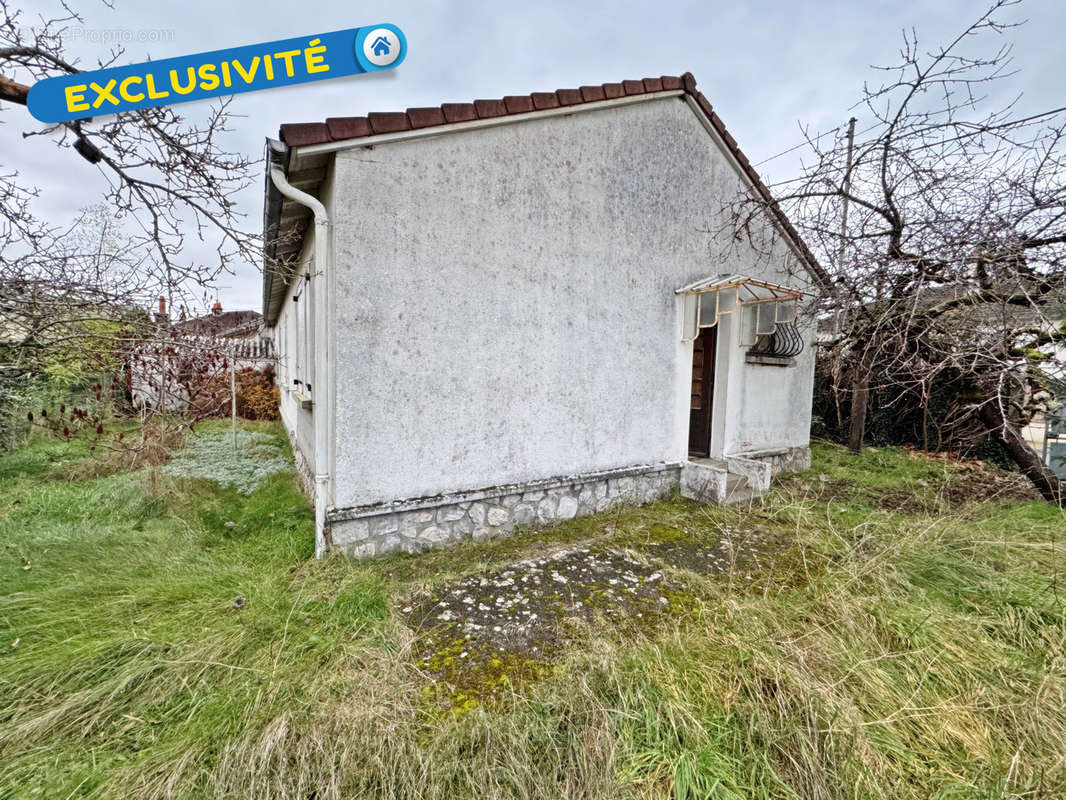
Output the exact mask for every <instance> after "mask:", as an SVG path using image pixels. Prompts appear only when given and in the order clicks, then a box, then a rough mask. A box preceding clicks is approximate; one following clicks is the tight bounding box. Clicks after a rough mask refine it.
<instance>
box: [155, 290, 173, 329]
mask: <svg viewBox="0 0 1066 800" xmlns="http://www.w3.org/2000/svg"><path fill="white" fill-rule="evenodd" d="M155 321H156V324H158V325H168V324H169V323H170V317H168V316H167V301H166V298H165V297H160V298H159V311H157V312H156V315H155Z"/></svg>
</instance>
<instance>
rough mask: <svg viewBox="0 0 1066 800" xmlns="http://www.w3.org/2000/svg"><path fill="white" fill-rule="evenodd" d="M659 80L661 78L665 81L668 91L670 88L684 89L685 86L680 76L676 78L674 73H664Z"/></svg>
mask: <svg viewBox="0 0 1066 800" xmlns="http://www.w3.org/2000/svg"><path fill="white" fill-rule="evenodd" d="M659 80H661V81H662V82H663V89H665V90H667V91H669V90H675V91H676V90H677V89H683V88H684V84H683V83H682V82H681V79H680V78H675V77H673V76H672V75H663V76H662V77H661V78H659Z"/></svg>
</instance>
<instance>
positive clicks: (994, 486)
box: [871, 461, 1040, 514]
mask: <svg viewBox="0 0 1066 800" xmlns="http://www.w3.org/2000/svg"><path fill="white" fill-rule="evenodd" d="M871 493H872V494H873V495H874V498H875V502H876V504H877V506H878V507H879V508H884V509H886V510H888V511H897V512H899V513H902V514H936V513H942V512H944V511H948V510H955V509H959V508H961V507H963V506H967V505H969V504H971V503H988V502H1002V501H1011V500H1039V499H1040V494H1039V493H1038V492H1037V491H1036V488H1035V487H1034V486H1033V485H1032V483H1030V482H1029V481H1028V480H1026V478H1025V477H1024V476H1022V475H1018V474H1014V473H1009V472H999V471H997V470H994V469H992V468H990V467H988V466H986V465H984V464H982V463H980V462H968V461H966V462H958V465H957V468H956V469H955V470H954V471H953V472H951V473H950V474H949V475H947V476H946V477H945V478H943V479H939V480H920V481H917V482H916V485H914V486H913V487H911V488H909V489H897V490H891V491H890V490H882V491H876V492H871Z"/></svg>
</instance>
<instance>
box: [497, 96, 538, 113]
mask: <svg viewBox="0 0 1066 800" xmlns="http://www.w3.org/2000/svg"><path fill="white" fill-rule="evenodd" d="M503 104H504V106H506V107H507V113H508V114H525V113H528V112H530V111H532V110H533V98H532V97H530V96H529V95H528V94H512V95H508V96H507V97H505V98H503Z"/></svg>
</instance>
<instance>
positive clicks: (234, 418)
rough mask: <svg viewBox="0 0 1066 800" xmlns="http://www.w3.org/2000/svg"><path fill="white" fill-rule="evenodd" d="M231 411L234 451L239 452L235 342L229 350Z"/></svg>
mask: <svg viewBox="0 0 1066 800" xmlns="http://www.w3.org/2000/svg"><path fill="white" fill-rule="evenodd" d="M229 354H230V359H229V411H230V422H231V424H232V426H233V450H234V452H236V450H237V343H236V341H235V340H234V341H233V342H231V343H230V348H229Z"/></svg>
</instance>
